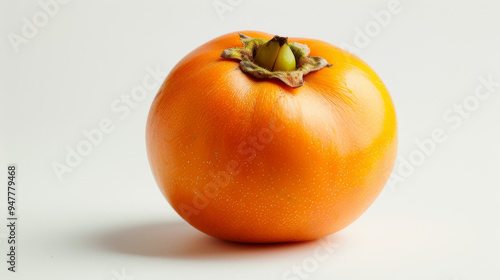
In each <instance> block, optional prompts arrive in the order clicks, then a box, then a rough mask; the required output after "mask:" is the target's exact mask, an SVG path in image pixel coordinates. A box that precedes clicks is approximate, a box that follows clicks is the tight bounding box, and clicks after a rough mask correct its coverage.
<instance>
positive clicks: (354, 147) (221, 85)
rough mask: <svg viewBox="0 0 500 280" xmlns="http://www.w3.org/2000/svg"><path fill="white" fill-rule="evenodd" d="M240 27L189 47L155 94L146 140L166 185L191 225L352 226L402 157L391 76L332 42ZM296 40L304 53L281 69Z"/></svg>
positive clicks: (257, 231) (234, 231)
mask: <svg viewBox="0 0 500 280" xmlns="http://www.w3.org/2000/svg"><path fill="white" fill-rule="evenodd" d="M241 34H243V35H241ZM241 34H240V35H238V33H230V34H226V35H223V36H221V37H218V38H215V39H213V40H212V41H210V42H208V43H206V44H204V45H202V46H200V47H198V48H197V49H195V50H194V51H192V52H191V53H190V54H188V55H187V56H186V57H184V58H183V59H182V60H181V61H180V62H179V63H178V64H177V65H176V66H175V67H174V68H173V69H172V71H171V72H170V73H169V75H168V77H167V78H166V80H165V82H164V83H163V85H162V86H161V88H160V90H159V92H158V95H157V96H156V98H155V100H154V101H153V104H152V106H151V110H150V113H149V117H148V121H147V130H146V142H147V151H148V156H149V161H150V165H151V169H152V172H153V174H154V177H155V179H156V182H157V184H158V186H159V187H160V190H161V191H162V193H163V195H164V196H165V197H166V198H167V200H168V202H169V203H170V204H171V205H172V207H173V208H174V209H175V211H177V213H179V215H180V216H181V217H182V218H184V219H185V220H186V221H187V222H189V223H190V224H191V225H192V226H194V227H195V228H197V229H199V230H200V231H202V232H204V233H206V234H209V235H211V236H214V237H217V238H220V239H223V240H229V241H237V242H252V243H268V242H290V241H305V240H312V239H317V238H321V237H323V236H326V235H329V234H331V233H334V232H336V231H339V230H341V229H343V228H344V227H346V226H347V225H349V224H350V223H352V222H353V221H354V220H355V219H356V218H358V217H359V216H360V215H361V214H362V213H363V212H364V211H365V210H366V209H367V208H368V207H369V206H370V205H371V204H372V203H373V201H374V200H375V199H376V197H377V196H378V195H379V193H380V192H381V191H382V188H383V187H384V185H385V184H386V182H387V180H388V178H389V176H390V173H391V171H392V168H393V166H394V162H395V159H396V152H397V123H396V115H395V110H394V106H393V103H392V100H391V97H390V96H389V93H388V91H387V89H386V87H385V86H384V84H383V83H382V81H381V80H380V78H379V77H378V76H377V74H376V73H375V72H374V71H373V70H372V69H371V68H370V67H369V66H368V65H367V64H366V63H364V62H363V61H362V60H361V59H359V58H358V57H356V56H354V55H353V54H351V53H349V52H347V51H345V50H342V49H340V48H337V47H335V46H333V45H331V44H329V43H326V42H322V41H319V40H314V39H303V38H288V40H286V39H287V38H282V37H277V36H276V37H275V38H278V39H275V38H273V36H271V35H269V34H266V33H262V32H256V31H243V32H241ZM245 35H246V36H245ZM252 37H253V38H260V39H253V38H252ZM271 38H273V40H276V41H277V42H278V43H279V45H276V46H271V47H272V48H271V47H270V49H269V51H267V52H266V51H261V52H260V53H264V55H267V54H268V53H272V54H271V55H269V56H264V57H263V58H261V59H260V60H262V59H263V60H266V59H267V62H269V67H268V68H269V69H265V68H264V67H260V66H259V65H257V64H255V63H254V61H253V56H255V55H256V53H257V52H258V51H259V48H261V47H263V46H266V45H265V43H266V42H268V41H267V40H270V39H271ZM240 40H241V41H240ZM242 43H243V45H244V46H243V47H242ZM288 45H289V47H290V50H291V51H292V52H293V54H294V55H295V58H296V61H295V62H296V63H297V65H296V66H295V63H293V65H291V66H290V65H288V66H286V65H285V67H284V68H283V69H287V68H286V67H292V68H291V69H292V70H291V71H275V72H272V71H271V70H273V69H272V66H273V65H277V64H279V63H280V62H279V61H278V60H279V59H280V54H281V53H285V55H289V54H290V50H288V49H280V47H282V48H285V47H288ZM309 49H310V53H309V54H308V52H309ZM277 50H279V53H278V51H277ZM221 53H223V55H222V56H223V57H221ZM308 55H310V56H308ZM315 56H316V57H315ZM269 59H271V61H270V60H269ZM272 59H274V60H276V61H274V62H273V61H272ZM239 60H241V61H239ZM325 61H326V62H325ZM292 62H294V61H293V59H292ZM286 63H287V61H285V60H283V61H282V62H281V64H286ZM315 63H316V64H315ZM320 64H321V65H320ZM295 67H296V68H295ZM293 69H296V70H293Z"/></svg>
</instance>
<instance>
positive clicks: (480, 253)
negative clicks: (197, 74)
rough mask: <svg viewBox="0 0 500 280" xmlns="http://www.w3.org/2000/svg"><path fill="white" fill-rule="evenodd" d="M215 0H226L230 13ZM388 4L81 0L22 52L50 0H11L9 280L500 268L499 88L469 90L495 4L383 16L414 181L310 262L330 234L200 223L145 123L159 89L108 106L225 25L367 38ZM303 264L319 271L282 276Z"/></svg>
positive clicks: (5, 134)
mask: <svg viewBox="0 0 500 280" xmlns="http://www.w3.org/2000/svg"><path fill="white" fill-rule="evenodd" d="M214 3H215V4H219V5H222V4H220V3H229V4H227V5H230V7H231V9H230V10H227V11H225V12H222V13H217V11H216V9H215V8H214ZM388 3H389V0H377V1H368V0H366V1H317V2H314V1H227V0H221V1H212V0H208V1H196V2H195V1H180V0H179V1H160V0H158V1H117V0H116V1H76V0H75V1H70V2H69V3H68V4H65V5H59V10H58V11H57V12H56V13H54V15H53V17H50V18H49V19H48V22H47V23H46V24H45V25H44V26H41V27H39V28H37V29H38V30H37V32H35V33H36V34H35V35H34V36H33V37H32V38H25V39H26V41H25V42H24V43H22V44H20V45H19V46H17V48H18V52H16V47H15V46H14V45H13V44H12V43H11V42H10V41H9V34H11V35H10V36H12V33H16V34H18V35H19V36H23V35H22V28H23V25H25V23H24V22H23V18H24V17H25V18H27V19H28V20H29V21H30V22H33V19H32V18H33V15H36V14H37V13H39V12H40V11H43V9H42V8H41V6H40V5H39V4H38V2H37V1H13V0H9V1H6V0H4V1H2V2H1V7H0V18H1V25H0V35H1V40H0V94H1V99H0V106H1V107H0V114H1V115H0V122H1V131H0V135H1V144H2V145H1V146H0V152H1V153H2V154H0V159H1V161H2V162H1V166H0V168H1V170H0V174H3V175H2V179H0V181H1V182H2V186H3V187H2V191H0V206H1V209H0V211H1V213H2V214H1V215H0V217H6V214H7V211H6V181H7V178H6V177H7V174H6V172H7V171H6V166H7V164H9V163H15V164H17V167H18V169H19V173H18V179H17V180H18V183H19V184H18V193H17V197H18V200H17V201H18V202H17V204H18V205H17V206H18V216H19V221H18V224H19V225H18V242H19V245H18V248H19V250H18V252H17V253H18V267H17V269H18V272H17V273H10V272H7V264H6V263H4V262H3V261H2V264H1V265H0V275H3V276H1V278H2V279H9V280H10V279H93V280H96V279H106V280H109V279H114V280H124V279H137V280H147V279H252V280H253V279H305V278H306V277H307V279H384V280H391V279H409V280H411V279H426V280H431V279H440V280H444V279H460V280H462V279H499V278H500V270H499V269H498V267H499V266H500V241H499V240H498V238H499V236H500V219H499V216H498V213H500V188H499V187H500V176H498V174H499V171H500V164H499V161H498V157H499V156H500V145H499V143H500V110H499V105H500V87H498V86H497V87H496V88H494V91H493V92H492V94H491V95H490V96H489V97H488V98H486V99H485V100H480V101H479V102H478V104H474V103H473V99H474V91H475V89H476V87H477V86H478V85H480V82H479V79H480V77H484V78H487V77H488V76H489V75H491V77H492V79H493V80H495V81H500V51H499V50H500V33H499V29H498V28H499V26H500V17H499V16H498V10H499V9H500V5H499V4H498V1H494V0H491V1H431V0H427V1H416V0H413V1H409V0H401V1H400V9H402V10H401V11H400V12H399V13H394V14H392V17H391V20H390V22H389V23H388V24H387V26H385V27H381V28H380V29H379V30H376V29H373V30H372V33H371V35H372V36H371V37H370V41H369V42H368V43H367V44H366V46H361V45H359V44H358V46H361V47H360V48H359V50H360V51H359V53H358V55H359V56H360V57H361V58H362V59H363V60H365V61H366V62H367V63H368V64H370V65H371V66H372V67H373V68H374V69H375V70H376V71H377V73H378V74H379V75H380V77H381V78H382V80H383V81H384V83H385V84H386V85H387V87H388V89H389V91H390V93H391V95H392V97H393V100H394V103H395V106H396V110H397V113H398V120H399V127H400V135H399V138H400V145H399V155H400V158H399V160H398V164H397V165H396V169H395V173H394V174H396V175H400V176H402V178H403V179H404V181H403V182H396V183H393V184H392V185H391V186H387V187H386V189H385V190H384V191H383V192H382V194H381V195H380V197H379V198H378V199H377V201H376V202H375V203H374V204H373V206H372V207H371V208H370V209H369V210H368V211H367V212H366V213H365V214H364V215H363V216H362V217H361V218H360V219H358V220H357V221H356V222H355V223H353V224H352V225H351V226H349V227H348V228H346V229H344V230H342V231H341V232H338V233H336V234H335V235H333V237H332V238H333V239H332V240H334V241H335V244H336V247H337V248H336V249H335V250H333V251H331V252H330V253H328V257H327V258H326V260H317V259H314V251H315V250H316V249H317V248H318V246H320V245H319V243H318V242H309V243H299V244H284V245H267V246H256V245H238V244H232V243H226V242H221V241H218V240H215V239H213V238H211V237H208V236H206V235H204V234H202V233H200V232H198V231H197V230H196V229H194V228H192V227H190V226H189V225H187V224H186V223H185V222H184V221H183V220H182V219H181V218H180V217H179V216H178V215H177V214H176V213H175V212H174V211H173V210H172V209H171V208H170V206H169V205H168V203H167V202H166V200H165V199H164V198H163V197H162V195H161V193H160V191H159V190H158V188H157V186H156V184H155V182H154V180H153V177H152V174H151V172H150V169H149V165H148V162H147V157H146V151H145V140H144V138H145V136H144V135H145V122H146V117H147V113H148V110H149V106H150V104H151V102H152V100H153V98H154V95H155V94H156V91H157V88H155V89H153V90H149V91H147V98H146V99H145V100H144V101H141V102H137V104H136V107H135V108H132V109H130V114H129V115H128V116H126V117H124V116H123V115H121V114H118V113H115V112H113V111H112V109H111V106H112V104H114V103H116V102H118V103H119V104H121V103H120V102H121V101H120V98H121V96H122V95H130V93H131V90H132V89H133V88H134V87H136V86H140V85H141V84H142V80H143V78H144V77H146V76H148V75H149V74H148V72H147V70H146V69H147V68H148V67H149V68H153V69H154V68H155V67H156V66H157V67H159V68H160V69H161V70H162V71H163V72H165V73H167V72H168V71H169V70H170V69H171V68H172V67H173V66H174V65H175V64H176V63H177V62H178V61H179V60H180V59H181V58H182V57H183V56H184V55H186V54H187V53H188V52H190V51H191V50H193V49H194V48H196V47H197V46H199V45H201V44H203V43H204V42H206V41H208V40H210V39H212V38H215V37H217V36H219V35H222V34H225V33H228V32H233V31H239V30H259V31H264V32H268V33H272V34H279V35H283V36H290V37H306V38H315V39H320V40H323V41H327V42H330V43H332V44H335V45H341V44H342V43H344V44H350V45H353V46H355V43H356V41H355V40H356V36H358V37H359V33H358V31H357V29H360V30H364V29H365V28H366V27H367V26H369V25H370V24H372V23H371V22H373V21H374V18H373V15H372V13H373V12H376V13H377V12H379V11H381V10H387V5H388ZM40 19H41V20H43V18H40ZM378 26H379V27H380V25H378ZM358 43H359V42H358ZM157 87H159V84H158V85H157ZM464 100H467V102H471V103H469V105H468V106H469V108H473V110H471V112H468V114H469V115H468V116H467V118H465V117H460V118H459V120H456V119H455V121H450V120H448V121H447V120H446V119H444V118H443V115H444V114H446V113H447V112H448V113H449V111H448V110H453V108H454V104H462V103H463V102H464ZM476 101H477V99H476ZM472 105H475V106H472ZM471 106H472V107H471ZM452 114H453V115H454V116H457V114H456V113H452ZM120 117H122V118H123V119H121V118H120ZM104 118H109V119H111V120H112V121H113V125H114V127H115V129H114V131H113V132H112V133H110V134H106V135H105V137H104V140H103V142H102V143H100V144H99V145H97V146H96V147H94V148H93V150H92V152H91V153H90V154H89V155H88V156H86V157H84V158H83V160H82V162H81V163H80V164H79V165H78V166H76V167H75V168H73V170H72V172H71V173H65V174H64V175H63V176H62V180H58V178H57V176H56V173H55V172H54V171H53V168H52V164H53V162H59V163H64V162H65V157H66V154H67V150H66V149H67V147H71V148H73V149H75V147H76V146H77V144H78V143H79V142H81V141H83V140H85V137H84V136H83V134H82V131H83V130H85V129H87V130H90V129H96V128H98V125H99V122H100V121H101V120H102V119H104ZM459 121H460V122H461V123H460V124H459V123H458V122H459ZM435 129H442V130H443V131H444V133H445V135H446V141H445V142H444V143H438V144H436V147H435V149H434V150H433V151H432V152H431V153H429V155H428V156H427V155H426V156H425V158H424V159H423V161H421V162H418V164H416V165H415V164H414V165H413V167H414V170H413V172H408V170H406V171H407V172H406V173H405V172H402V173H401V172H399V171H398V167H399V166H401V164H402V162H404V161H405V160H408V159H409V157H411V155H412V154H413V156H415V155H416V154H417V153H420V155H421V152H419V151H420V150H419V148H418V146H417V145H416V143H415V141H418V140H423V139H425V138H429V137H430V136H431V135H432V132H433V131H434V130H435ZM2 150H3V151H2ZM401 168H403V167H401ZM403 169H404V168H403ZM403 171H404V170H403ZM398 172H399V173H398ZM3 221H5V222H3ZM4 223H5V224H6V220H5V219H4V218H2V222H1V225H2V226H1V227H0V249H1V255H2V256H5V255H6V254H7V251H6V249H7V246H6V245H7V242H6V238H7V228H6V226H4ZM5 258H6V256H5ZM0 259H2V260H3V259H4V257H0ZM315 263H316V264H317V267H314V266H311V265H314V264H315ZM304 264H305V265H306V267H305V268H304V267H303V265H304ZM293 266H300V267H301V269H302V270H304V269H307V270H308V272H307V274H306V275H302V276H299V275H295V276H294V277H295V278H292V276H288V277H289V278H286V277H285V278H283V277H284V276H285V274H286V273H287V271H289V270H291V269H292V267H293Z"/></svg>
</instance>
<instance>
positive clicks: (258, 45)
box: [221, 33, 332, 87]
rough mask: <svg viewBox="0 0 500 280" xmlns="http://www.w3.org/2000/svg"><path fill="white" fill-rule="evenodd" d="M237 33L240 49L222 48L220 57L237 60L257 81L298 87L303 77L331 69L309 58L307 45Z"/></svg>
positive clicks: (301, 83)
mask: <svg viewBox="0 0 500 280" xmlns="http://www.w3.org/2000/svg"><path fill="white" fill-rule="evenodd" d="M238 34H239V35H240V40H241V43H242V44H243V47H234V48H230V49H225V50H224V51H223V52H222V54H221V57H223V58H230V59H237V60H240V68H241V70H242V71H243V72H245V73H248V74H249V75H252V76H254V77H256V78H259V79H278V80H281V81H282V82H283V83H285V84H286V85H288V86H290V87H300V86H302V85H303V84H304V75H306V74H308V73H310V72H312V71H318V70H320V69H322V68H324V67H330V66H332V64H329V63H328V62H327V61H326V60H325V59H324V58H322V57H319V56H308V55H309V53H310V49H309V47H307V45H304V44H300V43H296V42H292V43H288V40H287V38H286V37H279V36H274V37H273V38H272V39H271V40H269V41H266V40H264V39H260V38H255V39H254V38H252V37H249V36H246V35H244V34H241V33H238Z"/></svg>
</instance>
